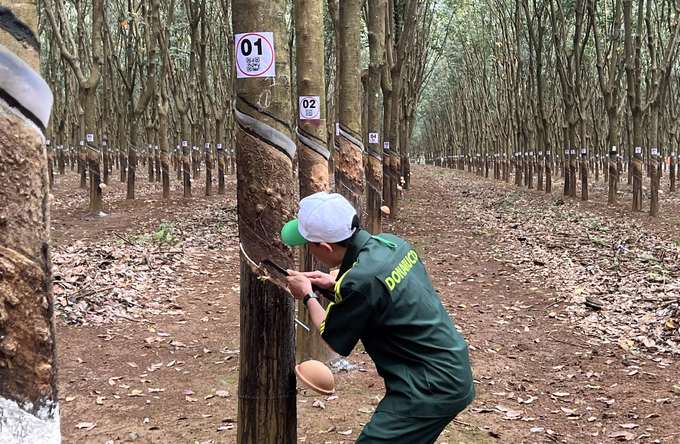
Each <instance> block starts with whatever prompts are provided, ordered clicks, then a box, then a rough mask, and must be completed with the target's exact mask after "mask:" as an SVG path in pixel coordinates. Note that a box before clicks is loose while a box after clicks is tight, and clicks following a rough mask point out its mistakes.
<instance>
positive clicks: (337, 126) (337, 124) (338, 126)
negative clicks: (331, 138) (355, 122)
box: [335, 122, 340, 136]
mask: <svg viewBox="0 0 680 444" xmlns="http://www.w3.org/2000/svg"><path fill="white" fill-rule="evenodd" d="M335 135H336V136H339V135H340V123H339V122H336V123H335Z"/></svg>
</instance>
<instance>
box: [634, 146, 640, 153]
mask: <svg viewBox="0 0 680 444" xmlns="http://www.w3.org/2000/svg"><path fill="white" fill-rule="evenodd" d="M641 152H642V147H641V146H636V147H635V153H636V154H640V153H641Z"/></svg>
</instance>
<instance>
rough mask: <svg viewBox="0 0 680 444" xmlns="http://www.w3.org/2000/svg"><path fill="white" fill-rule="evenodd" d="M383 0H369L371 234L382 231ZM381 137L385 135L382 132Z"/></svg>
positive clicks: (368, 216) (368, 204)
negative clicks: (381, 93) (381, 95)
mask: <svg viewBox="0 0 680 444" xmlns="http://www.w3.org/2000/svg"><path fill="white" fill-rule="evenodd" d="M386 11H387V2H386V0H370V1H369V2H368V45H369V51H370V61H369V64H368V90H367V91H366V97H367V100H368V121H367V126H368V128H367V130H368V135H369V137H368V158H367V160H366V185H367V190H366V191H367V193H366V200H367V202H366V210H367V212H366V221H365V223H364V225H365V226H366V229H367V230H368V231H369V232H370V233H373V234H380V233H382V225H381V211H380V207H381V206H382V191H383V190H382V182H383V170H382V152H383V148H382V147H381V146H380V142H381V137H380V123H381V101H380V89H381V80H382V72H383V67H384V64H385V60H384V57H383V54H384V51H385V21H386V20H385V13H386ZM383 137H384V136H383Z"/></svg>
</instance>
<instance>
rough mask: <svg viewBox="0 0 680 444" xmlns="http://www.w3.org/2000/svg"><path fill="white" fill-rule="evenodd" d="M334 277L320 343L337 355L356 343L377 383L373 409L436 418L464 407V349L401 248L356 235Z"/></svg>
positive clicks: (409, 253) (468, 393) (468, 378)
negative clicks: (380, 395)
mask: <svg viewBox="0 0 680 444" xmlns="http://www.w3.org/2000/svg"><path fill="white" fill-rule="evenodd" d="M338 276H339V278H338V280H337V283H336V285H335V302H333V303H331V304H330V305H329V307H328V309H327V312H326V320H325V321H324V322H323V323H322V325H321V337H322V338H323V339H324V340H325V341H326V342H327V343H328V344H329V345H330V346H331V347H332V348H333V349H334V350H335V351H336V352H338V353H339V354H341V355H343V356H347V355H349V354H350V353H351V351H352V349H353V348H354V346H355V345H356V344H357V342H358V341H359V340H361V342H362V343H363V344H364V347H365V349H366V352H367V353H368V354H369V356H370V357H371V359H373V362H375V365H376V368H377V370H378V374H379V375H380V376H382V377H383V378H384V379H385V388H386V393H385V398H384V399H383V400H382V401H381V402H380V405H379V406H378V409H377V410H378V411H385V412H393V413H399V414H404V415H407V416H418V417H443V416H448V415H451V414H456V413H458V412H460V411H461V410H463V409H464V408H465V407H466V406H467V405H469V404H470V403H471V402H472V400H473V399H474V396H475V390H474V384H473V382H472V371H471V369H470V359H469V356H468V349H467V344H466V343H465V340H464V339H463V338H462V337H461V335H460V333H459V332H458V330H456V327H455V326H454V325H453V321H452V320H451V317H450V316H449V315H448V313H446V310H445V309H444V306H443V305H442V303H441V300H440V299H439V296H438V295H437V292H436V291H435V290H434V288H433V287H432V283H431V282H430V278H429V277H428V275H427V272H426V271H425V267H424V266H423V263H422V261H421V260H420V258H419V257H418V253H416V251H415V250H414V249H413V248H412V247H411V246H410V245H409V244H408V243H406V242H405V241H404V240H403V239H401V238H399V237H397V236H394V235H390V234H384V235H381V236H380V237H378V236H371V235H370V234H369V233H368V232H366V231H359V232H358V233H357V234H356V236H355V238H354V241H353V243H352V245H351V246H350V247H349V248H348V250H347V253H346V255H345V257H344V260H343V263H342V266H341V267H340V272H339V273H338Z"/></svg>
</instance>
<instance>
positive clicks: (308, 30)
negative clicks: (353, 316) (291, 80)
mask: <svg viewBox="0 0 680 444" xmlns="http://www.w3.org/2000/svg"><path fill="white" fill-rule="evenodd" d="M294 5H295V24H296V25H295V32H296V36H295V43H296V45H295V56H296V57H295V58H296V74H297V77H296V80H297V92H298V96H299V99H298V105H299V112H298V165H299V173H298V177H299V181H300V198H303V197H305V196H309V195H310V194H314V193H316V192H318V191H328V160H329V158H330V152H329V151H328V149H327V148H326V147H327V146H328V140H327V139H328V137H327V132H326V82H325V76H324V54H325V48H324V34H323V30H324V27H323V0H296V1H295V4H294ZM300 270H302V271H310V270H322V271H327V269H325V266H324V265H323V264H322V263H320V262H319V261H317V260H316V259H315V258H314V257H313V256H312V254H311V253H310V252H309V247H308V246H307V245H303V246H301V247H300ZM323 305H324V306H326V305H327V301H323ZM298 318H299V320H300V322H302V323H303V324H305V325H306V326H308V327H309V330H305V329H304V328H298V329H297V338H296V343H297V352H296V357H297V360H298V362H300V361H305V360H307V359H316V360H319V361H324V362H325V361H328V360H330V359H332V358H333V357H335V356H337V355H336V354H335V353H333V351H332V350H331V349H330V348H329V347H328V346H327V345H326V343H325V342H324V340H323V339H321V335H319V333H318V332H317V331H316V329H315V328H314V327H313V323H312V319H311V317H310V316H309V312H308V311H307V310H306V309H305V307H304V306H303V305H302V303H298Z"/></svg>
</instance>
